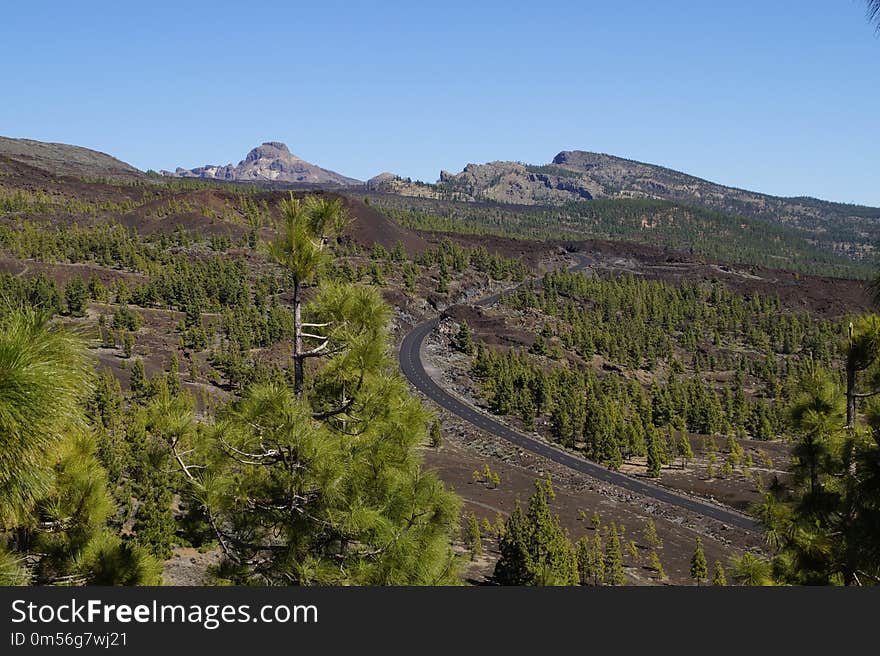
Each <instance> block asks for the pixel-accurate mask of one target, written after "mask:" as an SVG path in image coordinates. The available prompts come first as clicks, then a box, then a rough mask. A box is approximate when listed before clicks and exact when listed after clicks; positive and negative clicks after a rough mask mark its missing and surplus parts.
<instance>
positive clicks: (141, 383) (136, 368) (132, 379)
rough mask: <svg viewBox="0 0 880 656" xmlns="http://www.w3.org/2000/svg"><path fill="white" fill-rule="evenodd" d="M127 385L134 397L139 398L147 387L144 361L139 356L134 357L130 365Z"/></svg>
mask: <svg viewBox="0 0 880 656" xmlns="http://www.w3.org/2000/svg"><path fill="white" fill-rule="evenodd" d="M129 387H130V389H131V394H132V396H133V397H134V398H136V399H140V398H143V396H144V395H145V394H146V392H147V389H148V387H149V383H148V382H147V372H146V370H145V369H144V361H143V360H141V359H140V358H137V359H135V361H134V362H133V363H132V365H131V371H130V372H129Z"/></svg>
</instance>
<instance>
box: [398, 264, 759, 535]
mask: <svg viewBox="0 0 880 656" xmlns="http://www.w3.org/2000/svg"><path fill="white" fill-rule="evenodd" d="M577 257H578V264H577V265H575V266H574V267H572V270H581V269H585V268H587V267H588V266H589V265H590V260H589V258H587V257H586V256H583V255H578V256H577ZM498 298H499V295H498V294H493V295H492V296H487V297H486V298H483V299H480V300H479V301H476V302H475V303H474V304H475V305H484V306H485V305H492V304H493V303H496V302H497V301H498ZM439 323H440V317H434V318H433V319H429V320H427V321H424V322H422V323H420V324H418V325H417V326H416V327H415V328H413V329H412V330H411V331H410V332H409V333H407V335H406V336H405V337H404V338H403V342H402V343H401V345H400V354H399V359H400V369H401V371H403V374H404V376H406V377H407V378H408V379H409V381H410V382H411V383H412V384H413V385H414V386H415V387H416V389H418V390H419V391H420V392H422V393H423V394H425V395H426V396H427V397H428V398H429V399H431V400H432V401H434V402H435V403H436V404H437V405H439V406H441V407H443V408H445V409H446V410H448V411H449V412H451V413H453V414H454V415H457V416H458V417H460V418H461V419H464V420H465V421H467V422H469V423H471V424H473V425H474V426H476V427H477V428H479V429H480V430H483V431H486V432H488V433H491V434H493V435H496V436H498V437H500V438H502V439H504V440H506V441H508V442H510V443H511V444H513V445H515V446H518V447H519V448H521V449H524V450H525V451H530V452H532V453H535V454H538V455H540V456H543V457H545V458H548V459H549V460H552V461H553V462H556V463H559V464H560V465H564V466H566V467H569V468H570V469H573V470H575V471H578V472H581V473H583V474H586V475H588V476H591V477H593V478H595V479H597V480H600V481H604V482H606V483H610V484H611V485H614V486H616V487H619V488H622V489H624V490H627V491H629V492H633V493H635V494H640V495H642V496H644V497H647V498H649V499H655V500H656V501H660V502H663V503H668V504H670V505H673V506H677V507H679V508H682V509H684V510H689V511H691V512H694V513H697V514H699V515H703V516H705V517H711V518H712V519H715V520H718V521H720V522H723V523H725V524H729V525H731V526H736V527H738V528H741V529H744V530H746V531H753V532H756V531H758V530H759V526H758V523H757V522H756V521H755V520H754V519H752V518H751V517H748V516H747V515H744V514H741V513H738V512H736V511H734V510H732V509H730V508H726V507H724V506H720V505H716V504H713V503H710V502H708V501H704V500H701V499H697V498H695V497H690V496H686V495H684V494H678V493H676V492H672V491H670V490H668V489H666V488H663V487H660V486H658V485H654V484H652V483H648V482H646V481H643V480H640V479H637V478H633V477H632V476H627V475H626V474H621V473H620V472H616V471H612V470H610V469H607V468H606V467H603V466H602V465H598V464H596V463H594V462H591V461H589V460H585V459H584V458H581V457H579V456H576V455H574V454H571V453H569V452H567V451H563V450H562V449H559V448H556V447H554V446H551V445H550V444H547V443H546V442H543V441H542V440H539V439H536V438H534V437H530V436H528V435H526V434H524V433H521V432H519V431H516V430H513V429H512V428H510V427H509V426H506V425H504V424H502V423H500V422H498V421H495V420H494V419H492V418H491V417H489V416H487V415H486V414H484V413H482V412H480V411H478V410H476V409H474V408H473V407H471V406H470V405H468V404H466V403H464V402H462V401H460V400H459V399H457V398H456V397H454V396H452V395H451V394H449V393H448V392H447V391H446V390H444V389H443V388H442V387H440V386H439V385H438V384H437V383H436V382H434V380H433V379H432V378H431V377H430V376H429V375H428V374H427V372H426V371H425V367H424V364H423V363H422V359H421V348H422V343H423V342H424V341H425V337H427V336H428V335H429V334H430V333H431V332H432V331H433V330H434V329H435V328H436V327H437V325H438V324H439Z"/></svg>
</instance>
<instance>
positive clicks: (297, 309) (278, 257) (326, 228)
mask: <svg viewBox="0 0 880 656" xmlns="http://www.w3.org/2000/svg"><path fill="white" fill-rule="evenodd" d="M280 209H281V229H280V230H279V232H278V235H277V237H276V238H275V239H274V240H273V241H272V242H270V243H269V244H268V246H267V251H268V253H269V256H270V257H271V258H272V259H273V260H274V261H275V262H277V263H278V264H279V265H280V266H281V267H282V269H284V271H285V273H286V274H287V276H288V278H289V280H290V282H291V285H292V292H293V317H294V318H293V365H294V383H293V390H294V394H295V395H296V396H297V397H298V398H300V397H302V394H303V390H304V388H305V361H306V360H307V359H308V358H315V357H322V356H324V355H325V351H326V350H327V348H328V346H329V343H330V339H329V337H328V336H327V335H320V334H316V333H311V332H308V331H309V330H312V329H322V328H328V327H329V324H328V323H327V322H318V323H306V322H304V321H303V316H302V312H303V296H302V292H303V289H304V288H305V287H306V286H308V285H311V284H314V283H315V282H316V281H317V280H318V278H319V276H320V274H321V273H322V271H323V269H324V267H325V266H326V265H327V264H328V262H329V261H330V258H329V254H328V248H327V244H328V242H329V240H330V239H331V238H334V237H335V236H336V235H338V234H339V233H340V232H341V230H342V228H343V227H344V226H345V224H346V222H347V221H348V217H347V215H346V213H345V211H344V209H343V207H342V202H341V201H340V200H339V199H329V198H319V197H317V196H308V197H307V198H306V200H305V201H300V200H299V199H298V198H295V197H294V196H293V193H291V194H290V196H289V197H288V198H286V199H285V200H283V201H281V204H280ZM306 341H311V342H313V343H315V344H316V345H315V346H313V347H312V348H306V347H305V343H306Z"/></svg>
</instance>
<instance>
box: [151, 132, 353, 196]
mask: <svg viewBox="0 0 880 656" xmlns="http://www.w3.org/2000/svg"><path fill="white" fill-rule="evenodd" d="M162 173H163V175H167V176H173V177H178V178H206V179H211V180H226V181H231V182H290V183H311V184H331V185H342V186H347V185H353V184H360V181H359V180H355V179H354V178H349V177H346V176H344V175H342V174H340V173H337V172H336V171H330V170H329V169H324V168H321V167H320V166H318V165H316V164H311V163H310V162H307V161H305V160H304V159H301V158H299V157H297V156H296V155H294V154H293V153H291V152H290V149H288V147H287V145H285V144H283V143H281V142H279V141H267V142H265V143H263V144H262V145H260V146H257V147H256V148H254V149H252V150H251V151H250V152H249V153H248V154H247V156H246V157H245V158H244V159H243V160H241V161H240V162H239V163H238V164H237V165H233V164H226V165H215V164H206V165H205V166H200V167H197V168H194V169H189V170H187V169H183V168H180V167H178V168H177V169H175V171H174V172H173V173H172V172H170V171H162Z"/></svg>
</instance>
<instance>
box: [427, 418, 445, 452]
mask: <svg viewBox="0 0 880 656" xmlns="http://www.w3.org/2000/svg"><path fill="white" fill-rule="evenodd" d="M430 439H431V446H432V447H434V448H435V449H439V448H440V447H441V446H443V430H442V429H441V428H440V421H439V420H437V419H435V420H434V421H433V422H431V436H430Z"/></svg>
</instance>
